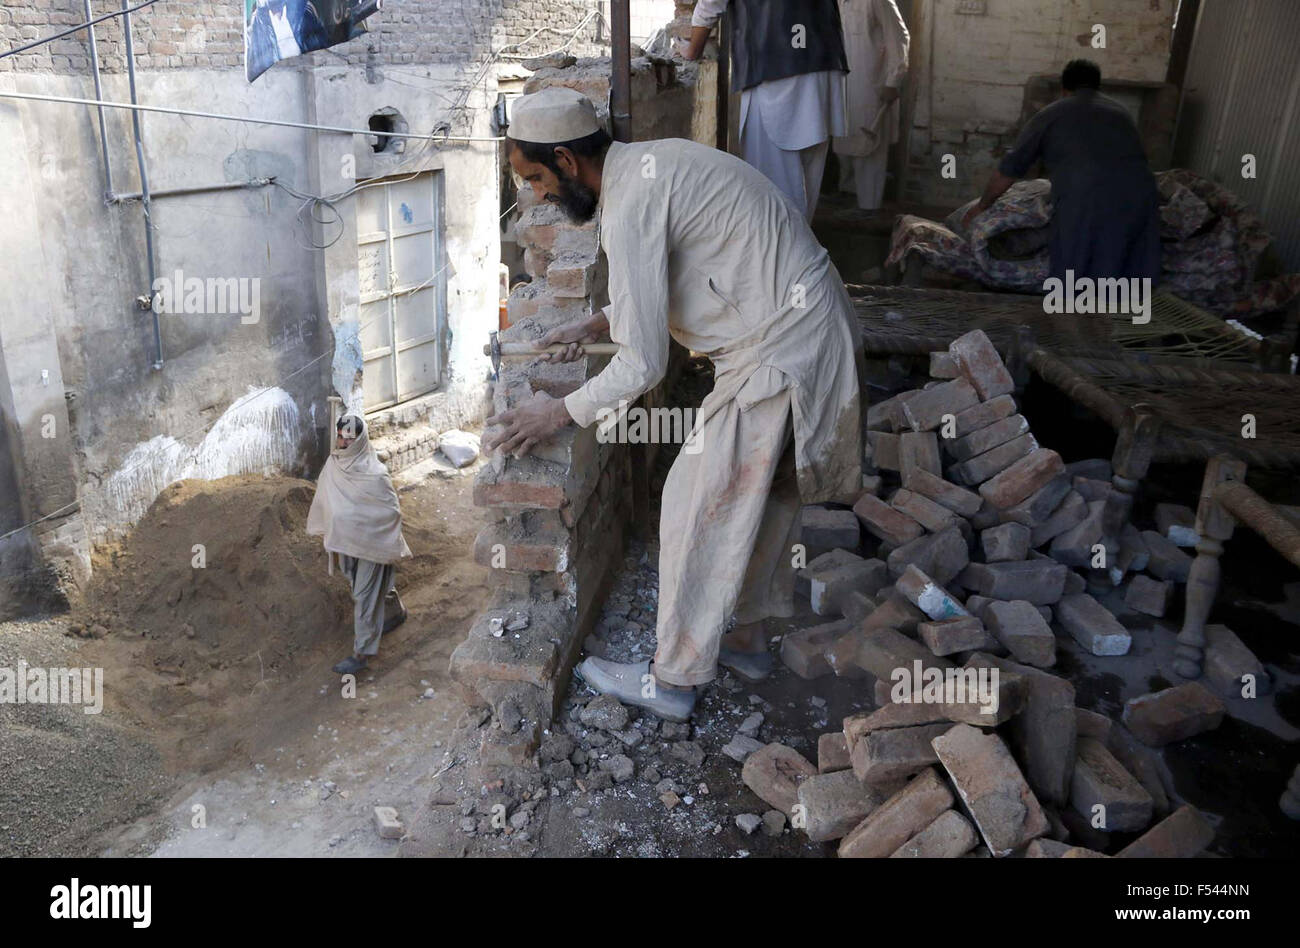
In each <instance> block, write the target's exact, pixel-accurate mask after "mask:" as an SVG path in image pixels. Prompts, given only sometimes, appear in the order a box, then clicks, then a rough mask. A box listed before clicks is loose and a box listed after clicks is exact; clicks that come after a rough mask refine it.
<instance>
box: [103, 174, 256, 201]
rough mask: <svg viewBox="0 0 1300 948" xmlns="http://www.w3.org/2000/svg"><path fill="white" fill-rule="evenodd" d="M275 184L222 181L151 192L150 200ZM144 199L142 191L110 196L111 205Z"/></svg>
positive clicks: (249, 181) (251, 180)
mask: <svg viewBox="0 0 1300 948" xmlns="http://www.w3.org/2000/svg"><path fill="white" fill-rule="evenodd" d="M274 183H275V178H249V179H248V180H247V181H222V182H221V183H220V184H196V185H192V186H190V187H185V188H163V189H162V190H155V191H150V192H149V197H150V198H163V197H182V196H185V195H190V194H211V193H213V192H215V191H241V190H245V189H251V188H265V187H269V186H270V185H272V184H274ZM143 197H144V193H143V192H142V191H126V192H123V193H122V194H110V195H109V196H108V202H109V203H110V204H120V203H122V202H123V201H139V200H140V199H141V198H143Z"/></svg>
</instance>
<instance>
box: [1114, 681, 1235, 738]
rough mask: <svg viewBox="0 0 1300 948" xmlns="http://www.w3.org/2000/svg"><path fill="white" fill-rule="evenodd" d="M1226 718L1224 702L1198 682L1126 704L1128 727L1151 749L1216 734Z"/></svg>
mask: <svg viewBox="0 0 1300 948" xmlns="http://www.w3.org/2000/svg"><path fill="white" fill-rule="evenodd" d="M1223 715H1224V707H1223V702H1222V701H1220V700H1219V699H1218V698H1216V697H1215V696H1214V695H1212V694H1211V693H1210V692H1209V691H1207V690H1206V689H1205V688H1204V687H1203V686H1202V685H1201V684H1200V683H1198V682H1195V681H1189V682H1187V683H1186V684H1182V685H1177V686H1175V687H1173V688H1166V689H1165V690H1164V691H1157V692H1153V693H1151V694H1145V695H1139V696H1138V697H1136V698H1131V699H1130V700H1129V701H1128V702H1127V703H1126V704H1125V705H1124V725H1125V727H1127V728H1128V729H1129V730H1130V731H1132V732H1133V736H1134V737H1136V738H1137V739H1138V740H1139V741H1141V742H1142V743H1143V744H1146V745H1147V746H1148V747H1163V746H1164V745H1165V744H1170V743H1173V742H1174V741H1182V740H1186V739H1187V738H1189V737H1194V736H1196V735H1197V734H1201V733H1203V732H1205V731H1212V730H1214V729H1215V728H1216V727H1218V726H1219V724H1220V723H1222V721H1223Z"/></svg>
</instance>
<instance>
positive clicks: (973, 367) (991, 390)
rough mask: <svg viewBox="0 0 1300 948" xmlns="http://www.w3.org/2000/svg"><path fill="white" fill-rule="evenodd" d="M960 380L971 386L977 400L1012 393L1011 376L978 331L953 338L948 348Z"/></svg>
mask: <svg viewBox="0 0 1300 948" xmlns="http://www.w3.org/2000/svg"><path fill="white" fill-rule="evenodd" d="M948 351H949V352H950V353H952V357H953V359H954V360H955V361H956V363H957V368H958V370H959V371H960V372H961V374H962V377H963V378H965V379H966V380H967V381H969V382H970V383H971V385H973V386H974V387H975V391H976V392H978V393H979V397H980V400H981V401H988V400H989V399H991V398H996V397H997V396H999V395H1005V394H1007V393H1009V392H1012V391H1014V390H1015V387H1016V385H1015V382H1014V381H1013V380H1012V378H1011V373H1010V372H1008V371H1007V367H1006V366H1005V365H1003V364H1002V357H1001V356H999V355H998V350H997V349H996V348H994V346H993V343H992V342H990V341H989V337H988V336H986V335H985V334H984V330H982V329H974V330H972V331H970V332H968V333H966V335H964V336H961V337H959V338H957V339H954V340H953V341H952V343H951V344H950V345H949V346H948Z"/></svg>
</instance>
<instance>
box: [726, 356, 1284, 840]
mask: <svg viewBox="0 0 1300 948" xmlns="http://www.w3.org/2000/svg"><path fill="white" fill-rule="evenodd" d="M930 371H931V375H932V376H933V380H932V381H931V382H929V383H928V384H927V385H926V386H925V387H924V388H923V389H919V390H916V391H909V392H904V393H902V394H899V395H896V396H895V397H893V398H890V399H889V400H887V401H883V402H880V403H878V404H876V405H873V406H871V408H870V411H869V414H868V418H867V428H868V432H867V440H868V443H869V447H868V452H869V461H870V464H871V467H872V468H873V469H874V473H868V474H866V475H864V493H863V494H862V496H861V497H860V498H858V499H857V501H856V503H854V504H853V506H852V509H851V510H849V509H847V508H845V509H830V508H823V507H816V508H806V509H805V511H804V513H805V520H804V532H803V539H804V543H805V545H806V546H807V547H808V548H809V550H808V555H809V556H813V554H815V553H816V554H819V555H816V556H815V557H814V558H813V559H812V560H811V561H810V562H809V563H808V565H807V567H806V568H804V569H803V570H801V571H800V574H799V576H800V585H801V587H802V589H803V591H804V593H805V594H806V595H808V597H809V599H810V601H811V604H812V607H813V609H814V611H815V612H817V613H818V614H819V615H822V616H825V617H826V618H827V619H828V621H827V623H826V624H823V625H818V626H814V627H811V628H807V629H803V630H800V631H797V632H795V633H792V634H789V635H786V636H785V637H784V639H783V640H782V643H781V656H782V659H783V660H784V662H785V664H786V665H787V666H788V667H789V668H791V669H792V670H793V671H794V672H795V673H796V674H798V675H800V676H801V677H803V678H816V677H818V676H820V675H829V674H832V673H833V674H835V675H839V676H850V677H860V678H863V679H864V687H865V688H874V703H875V705H876V707H877V710H875V711H873V712H870V713H865V714H858V715H854V716H852V717H850V718H847V719H845V720H844V723H843V730H842V731H840V732H832V733H828V734H823V735H822V736H821V739H820V742H819V745H818V761H817V766H815V767H814V766H813V765H812V764H811V763H810V762H809V761H808V760H806V759H805V758H804V757H803V756H802V755H800V754H798V753H797V752H796V751H794V750H793V749H791V748H788V747H785V746H783V745H780V744H768V745H767V746H765V747H763V748H761V749H755V750H753V751H752V752H751V753H750V754H749V755H748V756H747V757H746V758H745V759H744V763H743V769H742V777H743V779H744V781H745V783H746V785H747V786H748V787H749V788H750V789H751V790H753V791H754V792H755V793H756V794H757V795H758V796H759V797H761V798H762V799H763V800H764V801H766V802H767V803H769V804H770V805H771V806H773V807H775V808H777V809H779V810H781V811H782V812H784V813H786V814H787V815H788V816H789V817H790V819H791V825H792V826H794V827H796V828H799V827H801V828H803V829H804V830H805V831H806V832H807V834H808V836H809V837H810V838H811V839H813V840H816V841H823V842H829V841H833V840H837V839H838V840H840V843H839V854H840V855H841V856H929V857H935V856H938V857H957V856H963V855H968V854H973V855H993V856H1006V855H1010V854H1022V855H1028V856H1069V857H1078V856H1094V855H1103V854H1104V853H1102V852H1100V851H1099V850H1103V849H1115V848H1118V842H1117V841H1119V840H1123V841H1128V840H1130V839H1131V841H1129V842H1128V845H1127V846H1125V847H1124V848H1122V849H1120V850H1119V852H1118V853H1117V854H1118V855H1122V856H1191V855H1195V854H1196V853H1197V852H1199V851H1201V850H1202V849H1203V848H1204V847H1205V846H1206V845H1208V844H1209V842H1210V841H1211V840H1212V838H1213V835H1214V834H1213V830H1212V829H1211V827H1210V825H1209V823H1208V821H1207V820H1206V819H1205V817H1204V816H1202V815H1201V814H1200V813H1198V812H1197V811H1196V810H1195V809H1193V808H1192V807H1190V806H1183V807H1181V808H1177V809H1175V808H1174V806H1173V805H1172V804H1171V803H1170V799H1169V796H1168V794H1167V793H1166V789H1165V786H1164V785H1163V783H1162V781H1161V778H1160V773H1159V765H1158V762H1157V759H1156V756H1155V752H1154V751H1153V750H1152V748H1157V747H1160V746H1163V745H1164V744H1167V743H1169V742H1172V741H1178V740H1183V739H1186V738H1188V737H1190V736H1193V735H1195V734H1198V733H1201V732H1203V731H1205V730H1209V729H1212V728H1215V727H1217V726H1218V724H1219V723H1220V721H1221V720H1222V718H1223V715H1224V711H1225V709H1224V705H1223V703H1222V702H1221V701H1220V700H1219V698H1218V697H1216V696H1215V695H1214V694H1212V693H1211V691H1210V690H1209V689H1207V688H1206V687H1204V686H1203V685H1202V684H1200V683H1198V682H1188V683H1186V684H1181V685H1178V686H1177V687H1172V688H1168V689H1166V690H1163V691H1159V692H1156V693H1152V694H1147V695H1143V696H1141V697H1138V698H1135V699H1133V700H1132V701H1130V702H1128V704H1127V705H1126V706H1125V708H1124V711H1123V715H1122V721H1113V720H1111V719H1110V718H1109V717H1107V716H1105V715H1102V714H1098V713H1095V712H1092V711H1089V710H1086V709H1083V708H1076V707H1075V689H1074V686H1073V685H1072V684H1071V683H1070V682H1069V681H1068V680H1067V679H1066V678H1064V677H1061V676H1059V675H1056V674H1053V673H1052V672H1050V671H1048V670H1047V669H1050V668H1052V667H1053V666H1054V665H1055V663H1056V651H1057V635H1056V633H1055V632H1054V631H1053V628H1052V625H1051V623H1052V622H1055V623H1056V624H1057V626H1058V627H1059V629H1060V630H1061V632H1062V633H1063V634H1064V635H1067V636H1069V637H1071V638H1072V639H1073V640H1074V641H1075V642H1077V643H1079V645H1080V646H1081V647H1082V648H1083V649H1085V650H1086V651H1088V652H1090V653H1092V654H1093V655H1099V656H1122V655H1124V654H1126V653H1127V652H1128V650H1129V648H1130V644H1131V636H1130V633H1129V631H1128V629H1126V627H1125V626H1124V625H1123V624H1122V623H1120V622H1119V621H1118V620H1117V619H1116V617H1115V615H1114V614H1112V611H1111V610H1112V609H1113V610H1115V611H1116V612H1121V613H1122V612H1124V611H1125V610H1129V611H1136V612H1141V613H1145V614H1147V615H1150V616H1160V615H1163V613H1164V611H1165V607H1166V606H1167V605H1168V603H1169V602H1170V599H1171V597H1172V595H1173V593H1174V592H1175V583H1177V582H1185V581H1186V579H1187V575H1188V569H1189V567H1190V564H1191V558H1190V557H1189V556H1187V555H1186V554H1185V553H1183V552H1182V551H1181V550H1180V549H1179V548H1178V545H1177V543H1176V542H1174V541H1171V540H1170V539H1169V535H1171V534H1172V535H1173V536H1174V538H1175V540H1176V541H1179V542H1183V543H1187V542H1188V541H1189V540H1190V542H1191V543H1194V542H1195V538H1194V537H1188V536H1186V534H1187V533H1188V531H1189V529H1194V528H1189V527H1188V526H1187V524H1186V522H1185V520H1186V517H1185V516H1184V515H1183V514H1182V513H1181V512H1180V511H1165V512H1164V513H1162V515H1161V516H1162V519H1168V520H1170V521H1171V522H1170V523H1169V524H1164V525H1163V529H1162V531H1161V532H1156V531H1146V532H1145V533H1142V532H1139V531H1138V530H1137V529H1135V528H1133V527H1132V526H1131V525H1128V524H1126V525H1125V526H1124V529H1123V530H1122V531H1113V532H1114V533H1116V535H1115V536H1113V537H1111V538H1103V537H1102V533H1103V529H1104V528H1103V519H1104V518H1103V513H1104V511H1105V508H1106V502H1107V494H1108V492H1109V491H1110V490H1111V489H1112V488H1111V485H1110V483H1109V479H1110V466H1109V464H1108V463H1107V462H1105V461H1085V462H1080V463H1078V464H1074V465H1066V464H1064V463H1063V462H1062V459H1061V457H1060V456H1059V455H1058V454H1057V453H1056V452H1055V451H1052V450H1050V449H1047V448H1043V447H1040V446H1039V445H1038V444H1037V442H1036V441H1035V440H1034V437H1033V435H1032V434H1031V433H1030V431H1029V425H1028V423H1027V422H1026V420H1025V418H1024V417H1023V416H1021V415H1020V414H1018V412H1017V406H1016V402H1015V399H1014V398H1013V395H1012V392H1013V390H1014V384H1013V381H1012V378H1011V376H1010V374H1009V373H1008V372H1007V369H1006V367H1005V366H1004V364H1003V363H1002V360H1001V358H1000V357H999V356H998V353H997V351H996V349H995V348H994V347H993V345H992V344H991V343H990V341H989V339H988V338H987V337H986V336H985V335H984V333H983V332H981V331H978V330H977V331H974V332H971V333H968V334H966V335H964V336H962V337H961V338H959V339H957V340H956V341H954V342H953V343H952V345H951V346H950V347H949V349H948V351H947V352H941V353H932V355H931V370H930ZM1125 509H1127V508H1125ZM860 531H865V536H863V535H860ZM1179 531H1181V533H1180V532H1179ZM877 541H879V545H878V550H877V551H876V556H875V557H872V558H867V557H864V556H862V555H859V553H860V552H867V550H868V549H869V548H870V547H872V546H875V545H876V543H877ZM864 547H865V548H867V549H864ZM1107 560H1109V562H1107ZM1076 569H1079V570H1081V571H1082V572H1076ZM1143 571H1145V572H1147V573H1150V574H1151V575H1144V572H1143ZM1094 594H1095V595H1094ZM1099 598H1100V601H1099ZM1107 605H1109V606H1110V607H1111V608H1110V609H1108V608H1107ZM1219 628H1220V629H1221V631H1222V633H1223V634H1224V635H1226V636H1228V637H1231V638H1232V641H1231V642H1227V641H1226V640H1222V639H1221V645H1222V647H1219V648H1213V647H1212V649H1211V652H1213V653H1214V654H1210V655H1207V668H1206V671H1207V677H1210V678H1212V679H1213V677H1214V676H1215V675H1216V674H1217V675H1219V676H1220V677H1221V678H1223V679H1224V680H1225V682H1227V683H1229V684H1231V683H1232V682H1233V681H1234V680H1235V681H1239V680H1240V678H1239V677H1238V673H1239V672H1241V671H1243V670H1248V671H1251V672H1257V671H1262V669H1260V668H1259V666H1258V663H1257V662H1254V657H1253V656H1251V655H1250V654H1249V652H1247V651H1245V648H1244V646H1242V645H1241V643H1240V642H1239V641H1238V640H1236V639H1235V636H1232V634H1231V632H1229V631H1228V630H1226V629H1223V628H1222V627H1219ZM1252 662H1253V663H1254V664H1253V665H1252V664H1251V663H1252ZM981 670H983V674H984V679H983V680H984V681H985V682H986V683H990V684H991V688H992V690H991V692H990V693H986V694H984V695H983V696H982V697H978V698H977V697H976V695H977V693H978V692H977V688H976V682H977V680H978V679H979V675H980V672H981ZM908 682H910V684H908ZM923 683H924V685H925V687H924V688H923ZM1211 683H1212V684H1214V683H1215V682H1214V681H1212V682H1211ZM963 684H969V686H970V687H969V690H968V691H967V692H965V693H963V692H962V691H961V690H960V688H959V687H958V686H961V685H963ZM944 685H948V686H949V687H948V688H947V689H946V690H945V687H944ZM931 686H934V687H933V688H932V687H931ZM1171 810H1173V812H1172V813H1171V812H1170V811H1171ZM1153 824H1154V825H1153ZM1144 830H1145V833H1143V835H1140V836H1137V837H1136V839H1132V836H1131V835H1129V836H1112V835H1110V834H1137V833H1142V831H1144Z"/></svg>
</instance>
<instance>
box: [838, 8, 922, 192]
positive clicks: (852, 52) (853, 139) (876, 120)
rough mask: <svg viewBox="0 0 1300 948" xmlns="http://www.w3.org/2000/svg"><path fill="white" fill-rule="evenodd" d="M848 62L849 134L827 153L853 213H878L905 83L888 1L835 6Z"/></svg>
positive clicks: (894, 13) (900, 35)
mask: <svg viewBox="0 0 1300 948" xmlns="http://www.w3.org/2000/svg"><path fill="white" fill-rule="evenodd" d="M840 20H841V22H842V23H843V24H844V47H845V50H846V52H847V53H848V57H849V69H850V70H851V71H850V73H849V82H848V95H847V98H848V124H849V132H848V134H846V135H844V136H843V137H837V138H836V139H835V143H834V145H833V146H832V147H834V149H835V154H836V155H837V156H838V157H839V160H840V190H841V191H852V192H854V193H856V194H857V196H858V207H860V208H862V209H863V210H874V209H875V208H878V207H880V202H881V198H882V197H883V196H884V193H885V171H886V169H887V167H888V164H889V146H890V145H892V144H894V143H895V142H897V141H898V121H899V119H898V113H899V104H898V92H899V88H900V87H901V86H902V84H903V80H904V79H906V78H907V50H908V44H909V39H910V38H909V36H908V33H907V27H906V26H905V25H904V23H903V17H902V15H901V14H900V13H899V12H898V6H897V5H896V4H895V2H894V0H840Z"/></svg>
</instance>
